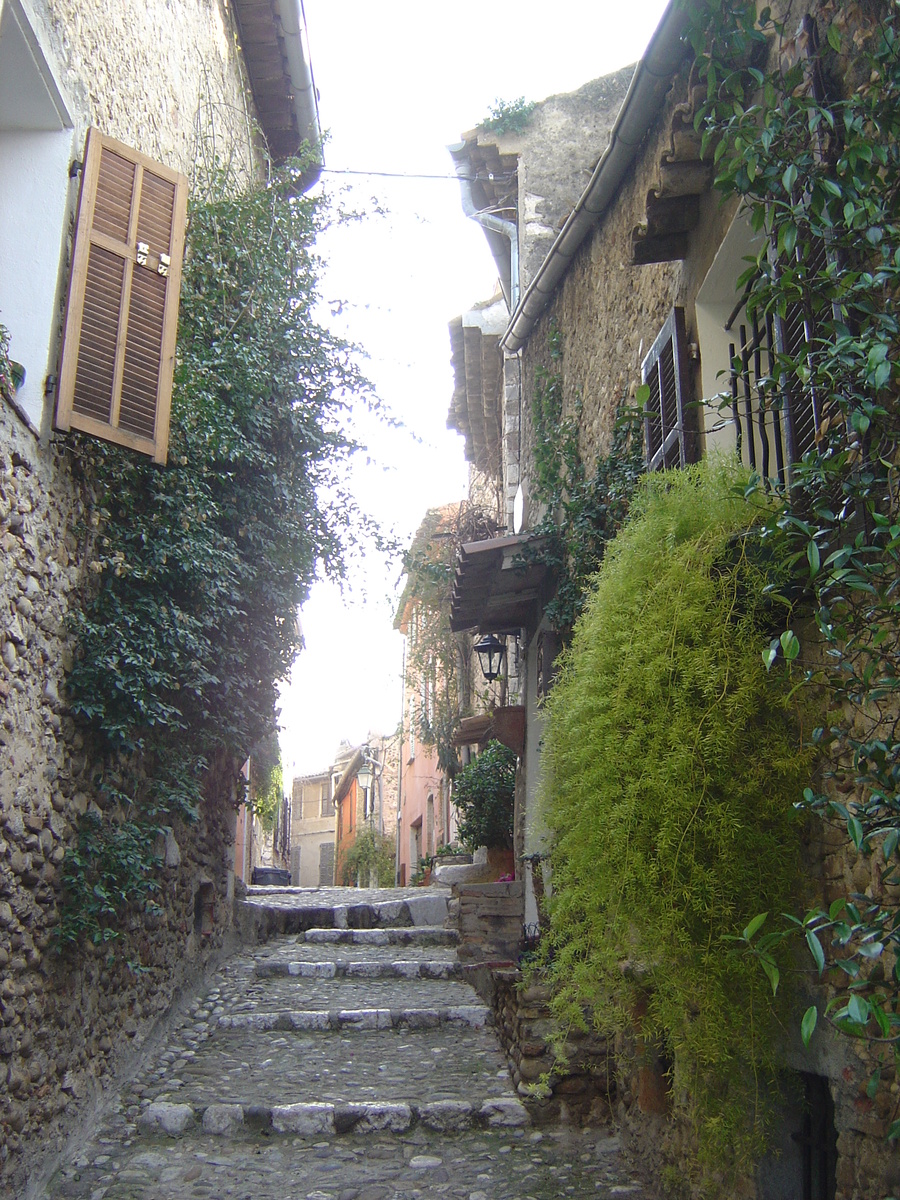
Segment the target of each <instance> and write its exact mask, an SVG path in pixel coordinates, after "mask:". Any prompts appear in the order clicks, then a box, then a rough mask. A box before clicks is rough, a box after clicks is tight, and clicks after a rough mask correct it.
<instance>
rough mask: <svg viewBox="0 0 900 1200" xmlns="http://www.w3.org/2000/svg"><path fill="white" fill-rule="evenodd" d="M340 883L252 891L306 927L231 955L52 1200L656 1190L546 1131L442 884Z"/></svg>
mask: <svg viewBox="0 0 900 1200" xmlns="http://www.w3.org/2000/svg"><path fill="white" fill-rule="evenodd" d="M345 892H346V889H314V890H313V889H310V890H309V891H308V892H300V891H295V890H289V891H278V892H274V891H271V890H270V889H253V890H252V893H251V897H250V900H249V902H248V907H249V908H251V909H252V908H253V907H254V906H259V907H261V908H263V909H266V910H268V915H267V914H266V913H263V914H262V916H263V921H262V925H263V926H265V924H266V920H267V919H268V918H269V917H271V913H272V911H273V910H276V909H277V910H278V911H279V912H281V913H282V915H283V913H284V911H285V910H289V911H290V913H291V918H290V919H291V921H292V922H293V923H294V924H298V925H299V926H300V927H301V931H300V932H295V933H290V934H281V935H279V936H275V937H272V938H271V939H270V940H269V941H267V942H265V943H263V944H261V945H256V946H253V947H252V948H247V949H246V950H245V951H244V952H243V953H241V954H239V955H236V956H235V957H233V958H231V959H230V960H229V961H228V962H227V963H225V964H224V965H223V967H222V968H221V969H220V971H219V973H218V974H217V976H216V977H215V978H214V979H213V980H212V982H211V984H210V986H209V987H208V989H207V990H206V992H205V993H204V995H202V996H201V997H199V998H198V999H197V1000H196V1001H195V1002H194V1003H193V1005H192V1006H191V1007H190V1009H189V1011H188V1012H187V1013H186V1014H185V1016H184V1017H183V1018H182V1019H181V1020H180V1021H179V1022H178V1023H176V1024H175V1025H174V1026H173V1028H172V1029H171V1030H170V1031H169V1033H168V1036H167V1038H166V1040H165V1042H164V1043H163V1044H162V1045H161V1046H160V1047H159V1048H158V1049H157V1051H156V1052H155V1054H154V1055H153V1056H152V1057H151V1058H150V1059H149V1060H148V1061H147V1062H145V1063H144V1064H143V1068H142V1070H141V1072H140V1074H139V1076H138V1077H137V1078H135V1079H134V1080H132V1082H131V1083H130V1084H129V1085H128V1086H127V1087H126V1088H125V1090H124V1091H123V1092H122V1094H121V1095H120V1096H119V1097H118V1098H117V1101H116V1103H115V1104H114V1105H113V1106H112V1108H111V1110H110V1111H109V1113H108V1115H107V1117H106V1119H105V1121H104V1123H103V1125H102V1128H101V1129H100V1130H99V1132H98V1134H97V1136H96V1137H95V1139H94V1141H93V1142H92V1143H90V1144H88V1145H85V1146H83V1147H81V1148H80V1149H79V1152H78V1153H77V1156H75V1157H74V1158H73V1159H71V1160H70V1161H69V1162H67V1163H65V1164H64V1165H63V1166H62V1168H61V1169H60V1170H59V1171H58V1172H57V1174H56V1176H55V1177H54V1179H53V1180H52V1182H51V1184H50V1186H49V1189H48V1191H47V1192H46V1197H47V1200H183V1198H195V1197H196V1198H203V1200H224V1198H225V1197H236V1198H238V1200H251V1198H252V1200H295V1198H303V1200H406V1198H407V1197H409V1198H412V1197H419V1196H428V1197H431V1196H440V1197H444V1196H446V1197H453V1198H457V1197H458V1198H460V1200H557V1198H558V1197H559V1196H574V1197H598V1198H600V1200H607V1198H611V1197H616V1196H630V1197H633V1198H634V1200H649V1197H648V1195H647V1193H646V1192H645V1191H644V1190H643V1189H642V1188H641V1186H640V1185H639V1184H638V1183H637V1182H636V1181H635V1180H634V1179H633V1178H632V1177H631V1175H630V1174H629V1172H628V1171H627V1169H626V1166H625V1164H624V1162H623V1160H622V1158H621V1155H620V1152H619V1144H618V1140H617V1139H616V1138H615V1137H613V1136H611V1135H610V1132H609V1130H605V1129H601V1130H596V1129H592V1130H585V1131H581V1130H574V1129H570V1128H552V1127H546V1126H545V1127H541V1128H534V1127H532V1125H531V1123H530V1120H529V1117H528V1114H527V1112H526V1110H525V1109H524V1108H523V1106H522V1104H521V1102H520V1100H519V1098H518V1097H517V1095H516V1093H515V1091H514V1090H513V1088H512V1085H511V1082H510V1078H509V1074H508V1072H507V1068H506V1061H505V1057H504V1055H503V1053H502V1051H501V1049H500V1047H499V1044H498V1042H497V1039H496V1036H495V1034H494V1032H493V1029H492V1028H491V1018H490V1013H489V1012H488V1010H487V1009H485V1007H484V1005H483V1004H482V1003H481V1002H480V1000H479V998H478V996H477V995H476V993H475V992H474V990H473V989H472V988H470V987H469V985H468V984H466V983H464V982H462V979H461V976H460V973H459V970H458V967H457V964H456V961H455V954H454V951H453V948H452V941H453V935H452V932H451V931H449V930H447V929H445V928H443V927H442V926H441V925H440V924H438V923H436V922H435V923H431V922H434V921H435V917H436V916H437V917H440V916H441V914H442V913H443V914H444V915H446V899H445V893H440V892H432V894H431V895H429V896H423V895H422V891H421V890H419V891H418V892H417V893H416V894H412V893H410V892H407V891H401V890H399V889H392V890H391V891H389V892H360V891H353V892H352V893H351V894H350V895H349V896H347V895H346V894H345ZM423 901H425V903H423ZM299 910H302V912H300V911H299ZM247 915H249V917H250V918H252V919H255V917H256V916H258V915H259V914H254V913H252V912H250V913H249V914H245V916H247ZM311 915H312V916H314V917H315V918H316V919H317V920H318V921H321V925H322V926H323V927H318V926H313V927H310V926H309V924H308V918H309V917H310V916H311ZM279 919H281V918H279ZM423 921H427V922H428V923H422V922H423ZM304 926H305V927H304ZM354 926H357V927H354Z"/></svg>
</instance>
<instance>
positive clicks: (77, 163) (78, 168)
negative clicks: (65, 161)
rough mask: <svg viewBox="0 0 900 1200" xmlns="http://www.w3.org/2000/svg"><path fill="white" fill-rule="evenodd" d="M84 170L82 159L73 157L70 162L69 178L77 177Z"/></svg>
mask: <svg viewBox="0 0 900 1200" xmlns="http://www.w3.org/2000/svg"><path fill="white" fill-rule="evenodd" d="M83 170H84V163H83V162H82V161H81V159H80V158H73V159H72V161H71V163H70V164H69V178H70V179H77V178H78V176H79V175H80V174H81V172H82V171H83Z"/></svg>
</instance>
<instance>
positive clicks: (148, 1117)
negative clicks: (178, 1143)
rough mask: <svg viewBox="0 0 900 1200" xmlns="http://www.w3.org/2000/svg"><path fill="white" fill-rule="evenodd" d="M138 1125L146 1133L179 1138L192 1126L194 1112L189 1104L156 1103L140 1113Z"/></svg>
mask: <svg viewBox="0 0 900 1200" xmlns="http://www.w3.org/2000/svg"><path fill="white" fill-rule="evenodd" d="M138 1124H139V1125H140V1126H141V1128H142V1129H143V1130H144V1131H145V1132H147V1133H163V1134H165V1135H166V1136H167V1137H181V1135H182V1134H183V1133H185V1132H186V1131H187V1130H188V1129H191V1128H193V1126H194V1110H193V1109H192V1108H191V1106H190V1105H189V1104H168V1103H165V1102H163V1101H157V1102H156V1103H155V1104H150V1105H148V1106H147V1108H145V1109H144V1111H143V1112H142V1113H141V1115H140V1118H139V1121H138Z"/></svg>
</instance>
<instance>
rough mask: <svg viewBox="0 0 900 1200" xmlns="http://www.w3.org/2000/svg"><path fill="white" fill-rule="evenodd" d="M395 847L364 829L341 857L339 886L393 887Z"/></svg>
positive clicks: (383, 837)
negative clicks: (340, 884)
mask: <svg viewBox="0 0 900 1200" xmlns="http://www.w3.org/2000/svg"><path fill="white" fill-rule="evenodd" d="M394 851H395V846H394V842H393V840H392V839H391V838H389V837H385V835H384V834H383V833H378V831H377V830H375V829H372V828H371V827H370V826H366V828H365V829H361V830H360V832H359V833H358V834H357V837H356V840H355V841H354V843H353V845H352V846H351V847H350V849H349V850H347V851H346V852H345V853H343V854H342V855H341V883H342V884H343V885H344V887H355V886H357V885H359V886H360V887H369V881H370V880H372V879H375V880H376V881H377V883H376V886H377V887H393V886H394V883H395V881H396V862H395V853H394Z"/></svg>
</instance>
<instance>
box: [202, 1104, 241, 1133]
mask: <svg viewBox="0 0 900 1200" xmlns="http://www.w3.org/2000/svg"><path fill="white" fill-rule="evenodd" d="M243 1123H244V1110H243V1109H242V1108H241V1106H240V1105H239V1104H210V1106H209V1107H208V1108H207V1109H206V1111H205V1112H204V1114H203V1132H204V1133H211V1134H213V1135H214V1136H216V1137H227V1136H228V1135H229V1134H232V1133H234V1132H235V1130H237V1129H238V1128H240V1126H241V1125H243Z"/></svg>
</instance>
